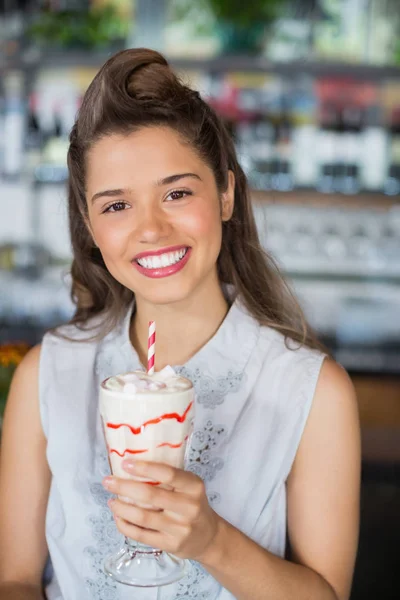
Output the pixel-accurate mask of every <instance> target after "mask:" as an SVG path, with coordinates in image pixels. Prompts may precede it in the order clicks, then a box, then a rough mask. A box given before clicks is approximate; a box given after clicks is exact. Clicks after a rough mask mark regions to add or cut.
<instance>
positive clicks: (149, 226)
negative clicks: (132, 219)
mask: <svg viewBox="0 0 400 600" xmlns="http://www.w3.org/2000/svg"><path fill="white" fill-rule="evenodd" d="M171 230H172V226H171V224H170V223H169V221H168V217H167V215H165V214H164V213H163V211H162V210H160V209H157V208H155V207H154V206H149V207H146V208H143V210H142V211H141V215H140V217H139V219H138V224H137V232H138V238H139V241H140V242H142V243H144V244H156V243H157V242H159V241H160V240H163V239H166V238H168V237H169V235H170V234H171Z"/></svg>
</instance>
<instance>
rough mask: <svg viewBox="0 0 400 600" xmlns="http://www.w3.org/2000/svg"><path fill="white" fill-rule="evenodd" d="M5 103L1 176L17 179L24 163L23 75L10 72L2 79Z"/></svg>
mask: <svg viewBox="0 0 400 600" xmlns="http://www.w3.org/2000/svg"><path fill="white" fill-rule="evenodd" d="M4 89H5V102H4V116H3V131H4V139H5V140H7V143H6V144H5V145H4V148H3V165H2V175H3V178H5V179H18V178H19V177H20V175H21V173H22V168H23V162H24V135H25V125H26V122H25V117H26V115H25V102H24V99H23V73H21V72H19V71H11V72H9V73H8V74H7V75H6V76H5V78H4Z"/></svg>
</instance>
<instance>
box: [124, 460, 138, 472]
mask: <svg viewBox="0 0 400 600" xmlns="http://www.w3.org/2000/svg"><path fill="white" fill-rule="evenodd" d="M122 467H123V468H124V469H125V471H132V472H133V471H135V463H134V462H133V461H132V460H124V461H123V463H122Z"/></svg>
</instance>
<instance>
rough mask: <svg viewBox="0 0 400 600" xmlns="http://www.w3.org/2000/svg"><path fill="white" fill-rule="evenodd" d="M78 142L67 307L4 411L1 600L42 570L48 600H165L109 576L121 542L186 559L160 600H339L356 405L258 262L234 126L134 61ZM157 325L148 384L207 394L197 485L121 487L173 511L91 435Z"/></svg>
mask: <svg viewBox="0 0 400 600" xmlns="http://www.w3.org/2000/svg"><path fill="white" fill-rule="evenodd" d="M70 142H71V143H70V148H69V154H68V165H69V173H70V179H69V220H70V229H71V239H72V247H73V252H74V261H73V265H72V279H73V290H72V292H73V297H74V299H75V301H76V304H77V308H76V313H75V316H74V318H73V319H72V321H71V323H70V324H69V325H67V326H65V327H61V328H60V329H59V330H58V331H57V332H55V333H54V332H53V333H48V334H47V335H46V336H45V337H44V340H43V343H42V345H41V346H40V347H37V348H34V349H33V350H32V351H31V352H30V353H29V355H28V356H27V357H26V359H25V360H24V361H23V363H22V364H21V366H20V367H19V369H18V371H17V373H16V375H15V378H14V381H13V384H12V388H11V391H10V396H9V401H8V405H7V411H6V415H5V421H4V433H3V449H2V465H1V499H2V501H1V530H0V544H1V581H2V582H3V583H2V584H1V586H0V590H1V593H0V598H1V599H3V598H7V600H14V599H17V598H24V600H28V599H29V600H37V599H39V598H42V595H41V578H42V573H43V570H44V567H45V563H46V559H47V556H48V553H49V554H50V557H51V561H52V564H53V568H54V576H53V579H52V582H51V583H50V584H49V586H48V587H47V597H48V598H51V599H53V598H57V599H61V598H62V599H63V600H82V599H83V598H95V599H98V600H106V599H112V600H115V599H119V598H141V597H146V598H148V597H154V598H155V597H156V595H157V590H155V589H154V590H145V591H144V592H143V593H144V594H145V595H144V596H142V595H141V593H142V592H141V591H140V590H139V589H132V588H129V587H128V586H123V585H120V584H116V583H115V582H114V581H112V580H110V579H107V578H106V576H105V575H104V573H103V567H102V565H103V560H104V558H105V556H107V555H109V554H110V552H111V551H112V550H114V549H115V548H116V547H118V545H119V542H120V534H123V535H126V536H128V537H131V538H132V539H136V540H138V541H140V542H143V543H145V544H149V545H152V546H154V547H157V548H161V549H163V550H166V551H170V552H173V553H175V554H176V555H177V556H179V557H182V558H188V559H191V560H192V568H191V570H190V572H189V573H188V575H187V576H186V577H185V578H184V579H182V580H181V581H180V582H178V583H176V584H174V585H173V586H168V589H167V588H164V589H162V588H160V590H159V592H158V593H159V597H161V598H162V597H163V595H162V594H163V593H165V594H168V597H169V598H174V599H176V600H178V599H179V600H182V599H189V598H198V599H204V600H206V599H207V600H208V599H210V600H214V599H217V598H218V599H219V600H228V599H232V598H238V599H240V600H268V599H271V600H272V599H273V600H280V599H282V600H291V599H293V600H294V599H296V600H303V599H306V598H307V599H308V598H318V600H346V599H348V598H349V595H350V587H351V580H352V573H353V568H354V561H355V555H356V547H357V534H358V506H359V471H360V442H359V425H358V417H357V405H356V400H355V396H354V391H353V388H352V385H351V383H350V381H349V378H348V377H347V375H346V373H345V372H344V370H343V369H342V368H341V367H340V366H338V365H337V364H336V363H335V362H334V361H332V360H330V359H328V358H327V357H326V356H325V355H324V354H323V353H322V352H321V351H320V350H319V347H318V344H317V342H316V341H315V340H314V338H313V336H312V334H311V333H310V331H309V330H308V329H307V327H306V325H305V322H304V319H303V317H302V315H301V311H300V309H299V308H298V305H297V304H296V302H295V301H294V299H293V298H292V297H291V295H290V293H289V292H288V290H287V288H286V287H285V284H284V282H283V281H282V279H281V277H280V275H279V274H278V273H277V271H276V269H275V268H274V266H273V263H272V261H271V260H270V259H269V258H268V257H266V256H265V255H264V253H263V251H262V248H261V246H260V243H259V240H258V237H257V232H256V226H255V222H254V218H253V214H252V211H251V205H250V201H249V196H248V192H247V187H246V179H245V176H244V174H243V171H242V169H241V168H240V166H239V164H238V162H237V159H236V155H235V150H234V146H233V143H232V141H231V139H230V138H229V136H228V134H227V132H226V130H225V129H224V127H223V125H222V123H221V122H220V120H219V119H218V118H217V117H216V115H215V114H214V112H213V111H212V110H211V109H210V108H209V107H208V106H207V105H206V104H205V103H204V102H203V100H202V99H201V98H200V97H199V95H198V93H196V92H194V91H192V90H191V89H189V88H187V87H186V86H184V85H183V84H182V83H180V82H179V81H178V79H177V78H176V76H175V75H174V74H173V73H172V71H171V70H170V68H169V67H168V64H167V63H166V61H165V59H164V58H163V57H162V56H161V55H160V54H158V53H156V52H153V51H150V50H145V49H136V50H126V51H123V52H121V53H119V54H117V55H115V56H114V57H113V58H111V59H110V60H109V61H108V62H107V63H106V64H105V65H104V66H103V68H102V69H101V70H100V72H99V73H98V75H97V76H96V77H95V79H94V81H93V82H92V84H91V85H90V87H89V89H88V91H87V93H86V95H85V98H84V101H83V104H82V107H81V110H80V112H79V116H78V118H77V121H76V124H75V125H74V127H73V129H72V132H71V137H70ZM149 320H155V321H156V323H157V356H156V370H159V369H161V368H163V367H164V366H165V365H167V364H170V365H175V366H178V367H177V370H178V371H179V372H180V373H183V374H184V375H187V376H188V377H189V378H191V379H192V381H193V382H194V385H195V388H196V392H197V407H196V421H195V434H194V437H193V442H192V447H191V455H190V465H189V469H188V471H187V472H186V471H181V470H179V469H174V468H172V467H169V466H166V465H160V464H155V463H151V464H150V463H148V464H143V463H141V462H139V461H137V462H132V461H131V460H127V461H126V463H125V468H126V471H127V472H128V473H135V474H140V475H145V476H147V477H150V478H154V479H156V480H157V481H162V482H167V483H169V484H170V485H171V486H172V489H171V490H169V491H166V490H161V489H157V488H153V487H151V489H150V486H147V485H145V484H141V483H137V482H134V481H132V480H120V479H117V478H113V477H110V476H107V475H109V472H108V465H107V457H106V452H105V448H104V440H103V436H102V432H101V427H100V425H99V416H98V406H97V390H98V386H99V382H100V381H101V380H102V379H104V378H105V377H107V376H109V375H113V374H116V373H117V372H122V371H126V370H130V369H135V368H140V367H141V365H145V364H146V342H147V325H148V321H149ZM110 492H112V493H113V494H118V495H121V496H124V497H127V498H130V499H131V500H133V501H134V502H137V503H144V504H151V505H153V506H157V507H158V508H160V509H161V511H158V512H154V511H149V510H146V509H144V508H138V507H135V506H131V505H129V504H127V503H124V502H123V501H122V500H117V499H114V500H113V501H110V497H111V496H110ZM107 504H108V506H107ZM108 507H110V508H111V511H110V510H109V508H108ZM114 520H115V522H114ZM118 532H120V533H118ZM286 537H288V539H289V542H290V544H289V547H290V554H289V552H288V551H286V550H287V549H286V546H285V542H286ZM288 559H290V560H288ZM151 594H153V595H151Z"/></svg>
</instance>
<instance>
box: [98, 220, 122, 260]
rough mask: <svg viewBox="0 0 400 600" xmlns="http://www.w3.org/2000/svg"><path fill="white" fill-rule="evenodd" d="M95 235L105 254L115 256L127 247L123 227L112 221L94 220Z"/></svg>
mask: <svg viewBox="0 0 400 600" xmlns="http://www.w3.org/2000/svg"><path fill="white" fill-rule="evenodd" d="M92 230H93V235H94V237H95V239H96V242H97V245H98V246H99V247H100V250H101V251H102V252H103V253H105V254H113V253H114V252H116V251H118V250H120V249H122V248H123V247H124V245H125V240H126V236H125V235H124V231H123V227H121V226H120V225H118V223H116V222H114V223H112V222H111V218H110V220H107V219H104V220H102V221H101V220H100V219H99V220H97V219H94V220H93V223H92Z"/></svg>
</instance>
